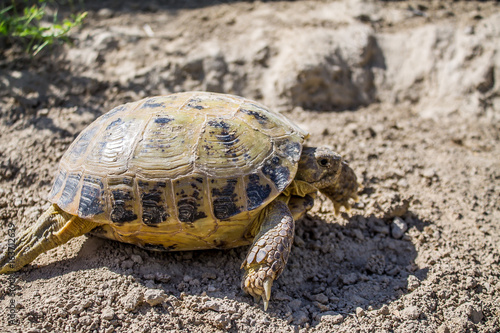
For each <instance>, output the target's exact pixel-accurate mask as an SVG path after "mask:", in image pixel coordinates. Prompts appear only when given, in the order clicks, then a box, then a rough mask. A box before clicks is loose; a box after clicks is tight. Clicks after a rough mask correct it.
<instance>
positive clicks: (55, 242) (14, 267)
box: [0, 204, 99, 274]
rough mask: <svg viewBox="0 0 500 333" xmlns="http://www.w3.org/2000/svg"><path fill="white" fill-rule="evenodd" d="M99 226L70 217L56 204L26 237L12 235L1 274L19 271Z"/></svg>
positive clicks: (0, 266)
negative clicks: (52, 250)
mask: <svg viewBox="0 0 500 333" xmlns="http://www.w3.org/2000/svg"><path fill="white" fill-rule="evenodd" d="M98 225H99V224H97V223H94V222H91V221H89V220H84V219H81V218H79V217H78V216H75V215H71V214H69V213H66V212H64V211H63V210H61V209H60V208H59V207H58V206H57V205H56V204H53V205H52V206H50V208H49V209H47V211H45V213H43V214H42V216H40V218H39V219H38V221H37V222H36V223H35V224H33V225H32V226H31V227H29V228H28V229H27V230H26V231H25V232H24V233H23V234H22V235H20V236H19V237H15V235H9V240H8V241H7V244H6V245H5V249H3V250H2V251H1V253H0V273H1V274H4V273H11V272H15V271H18V270H19V269H21V268H22V267H23V266H25V265H27V264H29V263H30V262H32V261H33V260H35V258H36V257H38V255H40V254H41V253H44V252H46V251H48V250H50V249H53V248H55V247H57V246H59V245H62V244H64V243H66V242H67V241H69V240H70V239H71V238H73V237H77V236H80V235H83V234H85V233H87V232H89V231H90V230H92V229H94V228H95V227H97V226H98Z"/></svg>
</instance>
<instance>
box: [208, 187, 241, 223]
mask: <svg viewBox="0 0 500 333" xmlns="http://www.w3.org/2000/svg"><path fill="white" fill-rule="evenodd" d="M237 183H238V179H228V180H227V183H226V185H225V186H224V187H222V188H212V200H213V210H214V216H215V217H216V218H217V219H219V220H225V219H228V218H230V217H231V216H234V215H237V214H238V213H240V212H241V209H240V208H239V207H238V206H236V202H237V200H236V198H237V195H236V193H235V189H236V184H237Z"/></svg>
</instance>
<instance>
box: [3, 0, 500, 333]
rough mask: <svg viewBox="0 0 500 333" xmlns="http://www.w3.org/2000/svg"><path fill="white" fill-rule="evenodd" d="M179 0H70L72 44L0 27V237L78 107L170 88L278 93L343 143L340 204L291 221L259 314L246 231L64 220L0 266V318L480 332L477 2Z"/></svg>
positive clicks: (496, 152) (489, 41)
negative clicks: (288, 241)
mask: <svg viewBox="0 0 500 333" xmlns="http://www.w3.org/2000/svg"><path fill="white" fill-rule="evenodd" d="M179 3H181V2H174V1H165V2H160V1H141V2H132V1H131V2H125V3H122V2H120V1H107V2H106V1H105V2H102V1H85V6H86V9H87V10H89V17H88V19H87V20H86V23H85V25H84V26H83V27H82V28H81V29H80V30H78V31H75V32H74V34H73V37H74V45H73V46H64V47H60V48H53V49H51V50H47V52H45V54H43V55H42V56H39V57H37V58H35V59H27V58H26V57H25V56H23V55H22V54H21V53H20V52H19V48H18V47H16V46H15V45H14V46H12V45H9V44H8V43H6V42H5V41H3V46H2V52H1V54H0V87H1V89H0V225H1V230H0V237H1V239H2V240H6V239H7V238H8V237H9V236H8V233H9V232H11V231H12V230H13V228H15V232H16V233H20V232H21V231H22V230H23V229H25V228H26V227H27V226H28V225H29V224H30V223H33V221H34V220H35V219H36V218H37V217H38V216H39V215H40V213H41V212H42V211H43V210H44V209H45V208H47V207H48V202H47V201H46V199H45V198H46V195H47V193H48V191H49V189H50V185H51V181H52V177H53V175H54V172H55V170H56V166H57V162H58V160H59V158H60V157H61V155H62V154H63V153H64V151H65V150H66V149H67V147H68V145H69V144H70V143H71V141H72V140H73V139H74V138H75V137H76V136H77V135H78V133H79V132H80V131H81V130H82V129H83V128H85V126H87V125H88V124H89V123H90V122H92V121H93V120H94V119H95V118H96V117H97V116H99V115H101V114H102V113H104V112H105V111H107V110H109V109H111V108H112V107H113V106H116V105H119V104H122V103H125V102H129V101H132V100H137V99H140V98H142V97H145V96H149V95H158V94H168V93H171V92H177V91H183V90H193V89H197V90H209V91H220V92H227V93H233V94H238V95H243V96H245V97H249V98H254V99H257V100H259V101H261V102H264V103H266V104H267V105H269V106H271V107H273V108H277V109H278V110H280V111H282V112H283V113H284V114H286V115H287V116H289V117H290V118H291V119H293V120H294V121H296V122H297V123H298V124H300V125H301V126H302V127H303V128H304V129H307V130H308V131H309V132H310V133H311V138H310V141H309V143H310V144H311V145H330V146H332V147H333V148H334V149H335V150H337V151H338V152H340V153H342V154H343V155H344V156H345V157H346V158H347V159H348V160H349V161H350V164H351V166H352V168H353V169H354V170H355V171H356V172H357V174H358V177H359V178H360V180H361V181H362V183H363V186H364V189H363V190H362V192H361V193H360V198H361V201H360V203H358V204H357V205H356V206H355V207H354V209H353V210H352V212H351V213H350V214H347V213H342V214H341V216H338V217H336V216H335V215H334V214H333V213H332V210H333V207H332V205H331V203H329V202H327V201H325V200H324V198H320V200H318V201H317V202H316V204H315V206H314V208H313V210H312V211H311V212H310V213H309V214H308V215H307V216H306V217H305V218H303V219H302V220H301V221H299V222H298V223H297V228H296V235H295V242H294V246H293V249H292V255H291V258H290V260H289V263H288V266H287V268H286V270H285V272H284V273H283V275H282V276H281V277H280V279H279V280H278V281H277V282H276V283H275V285H274V286H273V297H272V300H271V305H270V308H269V310H268V311H267V312H264V311H263V310H262V304H255V303H254V301H253V299H252V298H251V297H249V296H247V295H245V294H244V293H243V292H242V291H241V290H240V287H239V284H240V278H241V271H240V263H241V262H242V260H243V259H244V256H245V254H246V248H238V249H233V250H229V251H215V250H213V251H198V252H185V253H153V252H148V251H145V250H142V249H139V248H137V247H134V246H131V245H126V244H120V243H116V242H112V241H107V240H103V239H99V238H95V237H87V236H83V237H80V238H77V239H73V240H71V241H70V242H69V243H68V244H66V245H64V246H61V247H59V248H57V249H54V250H52V251H50V252H48V253H46V254H43V255H41V256H40V257H39V258H38V259H36V260H35V262H34V264H33V265H30V266H28V267H26V268H24V269H22V270H21V271H20V272H19V273H16V274H13V275H9V276H0V281H1V287H0V331H1V332H32V333H34V332H169V331H172V332H173V331H186V332H220V331H229V332H236V331H242V332H269V331H276V332H306V331H307V332H332V331H339V332H440V333H445V332H499V331H500V319H499V318H500V297H499V294H500V265H499V264H500V250H499V244H500V144H499V142H500V137H499V136H500V122H499V120H500V52H499V46H500V7H499V6H498V5H497V3H494V2H477V3H476V2H451V1H429V2H427V1H421V2H375V1H345V2H341V1H338V2H332V1H289V2H286V1H282V2H244V1H228V2H225V3H214V2H213V1H201V0H200V1H186V2H182V5H179ZM9 229H10V230H9ZM9 321H16V323H14V324H13V325H9Z"/></svg>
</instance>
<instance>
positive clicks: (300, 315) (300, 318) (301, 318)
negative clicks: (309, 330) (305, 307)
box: [293, 311, 309, 325]
mask: <svg viewBox="0 0 500 333" xmlns="http://www.w3.org/2000/svg"><path fill="white" fill-rule="evenodd" d="M293 319H294V323H295V325H302V324H304V323H307V322H308V321H309V317H308V316H307V314H306V313H305V312H304V311H297V312H295V313H294V314H293Z"/></svg>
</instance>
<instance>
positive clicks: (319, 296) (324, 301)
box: [313, 293, 328, 304]
mask: <svg viewBox="0 0 500 333" xmlns="http://www.w3.org/2000/svg"><path fill="white" fill-rule="evenodd" d="M313 299H314V300H315V301H318V302H320V303H321V304H328V296H326V295H325V294H323V293H321V294H317V295H314V296H313Z"/></svg>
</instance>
